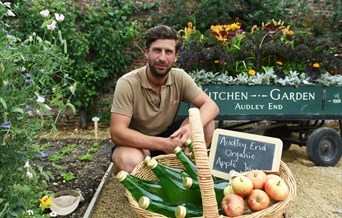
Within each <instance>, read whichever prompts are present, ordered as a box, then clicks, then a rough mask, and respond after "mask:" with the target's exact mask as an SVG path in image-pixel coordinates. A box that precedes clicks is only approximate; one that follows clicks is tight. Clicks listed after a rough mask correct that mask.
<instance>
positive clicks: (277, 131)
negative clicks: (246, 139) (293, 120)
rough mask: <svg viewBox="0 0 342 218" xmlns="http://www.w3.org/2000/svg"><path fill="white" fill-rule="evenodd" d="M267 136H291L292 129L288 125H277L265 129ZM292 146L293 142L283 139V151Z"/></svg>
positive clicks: (280, 137)
mask: <svg viewBox="0 0 342 218" xmlns="http://www.w3.org/2000/svg"><path fill="white" fill-rule="evenodd" d="M264 135H265V136H270V137H275V138H279V139H284V138H289V137H290V136H291V130H290V129H289V128H288V127H286V126H282V127H276V128H272V129H266V130H265V131H264ZM290 147H291V142H287V141H283V151H287V150H289V149H290Z"/></svg>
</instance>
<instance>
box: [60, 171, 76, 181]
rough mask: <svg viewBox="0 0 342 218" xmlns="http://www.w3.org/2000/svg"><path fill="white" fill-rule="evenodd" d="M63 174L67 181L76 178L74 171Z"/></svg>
mask: <svg viewBox="0 0 342 218" xmlns="http://www.w3.org/2000/svg"><path fill="white" fill-rule="evenodd" d="M61 176H62V177H63V179H64V180H65V181H71V180H73V179H75V178H76V177H75V174H74V173H73V172H68V173H61Z"/></svg>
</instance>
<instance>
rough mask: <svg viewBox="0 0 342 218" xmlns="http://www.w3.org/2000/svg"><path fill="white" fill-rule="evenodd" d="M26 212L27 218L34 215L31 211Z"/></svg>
mask: <svg viewBox="0 0 342 218" xmlns="http://www.w3.org/2000/svg"><path fill="white" fill-rule="evenodd" d="M26 212H27V214H28V215H29V216H33V214H34V212H33V210H28V211H26Z"/></svg>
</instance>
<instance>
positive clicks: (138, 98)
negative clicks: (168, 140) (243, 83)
mask: <svg viewBox="0 0 342 218" xmlns="http://www.w3.org/2000/svg"><path fill="white" fill-rule="evenodd" d="M201 92H202V90H201V88H199V87H198V86H197V84H196V83H195V82H194V81H193V80H192V78H191V77H190V76H189V75H188V74H187V73H186V72H185V71H184V70H181V69H177V68H172V69H171V70H170V72H169V77H168V79H167V81H166V83H165V85H163V86H162V87H161V90H160V97H159V96H158V94H157V93H156V92H155V91H154V90H153V89H152V87H151V85H150V84H149V82H148V80H147V75H146V66H145V67H142V68H139V69H136V70H134V71H131V72H129V73H127V74H125V75H123V76H122V77H121V78H119V80H118V81H117V84H116V88H115V92H114V98H113V104H112V108H111V112H114V113H118V114H122V115H126V116H129V117H131V118H132V119H131V123H130V125H129V128H131V129H134V130H137V131H139V132H141V133H144V134H147V135H158V134H160V133H162V132H164V131H165V130H166V129H167V127H168V126H170V125H171V124H172V123H173V121H174V120H175V117H176V116H177V113H178V110H179V107H180V103H181V102H182V101H184V102H187V103H190V102H192V100H194V99H195V98H196V97H197V96H198V95H199V94H200V93H201Z"/></svg>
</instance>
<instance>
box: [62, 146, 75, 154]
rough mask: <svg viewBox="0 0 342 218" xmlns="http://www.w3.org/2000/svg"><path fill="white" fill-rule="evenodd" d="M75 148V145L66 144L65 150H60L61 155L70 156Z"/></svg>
mask: <svg viewBox="0 0 342 218" xmlns="http://www.w3.org/2000/svg"><path fill="white" fill-rule="evenodd" d="M75 147H76V144H68V145H67V147H66V148H62V154H70V153H71V152H72V151H73V150H74V148H75Z"/></svg>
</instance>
